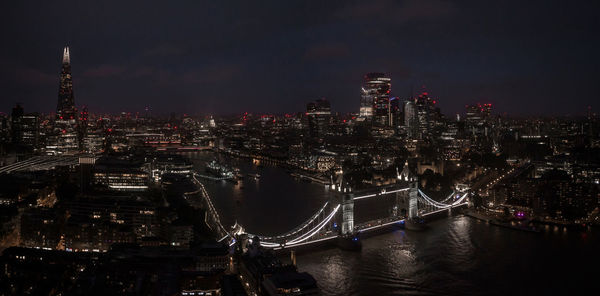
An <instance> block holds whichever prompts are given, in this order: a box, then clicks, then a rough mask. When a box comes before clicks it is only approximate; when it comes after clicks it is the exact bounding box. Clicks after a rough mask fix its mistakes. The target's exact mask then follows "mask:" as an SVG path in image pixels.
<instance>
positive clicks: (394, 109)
mask: <svg viewBox="0 0 600 296" xmlns="http://www.w3.org/2000/svg"><path fill="white" fill-rule="evenodd" d="M402 107H403V106H402V100H401V99H400V98H399V97H393V98H391V99H390V122H391V125H392V126H394V127H398V126H399V125H402Z"/></svg>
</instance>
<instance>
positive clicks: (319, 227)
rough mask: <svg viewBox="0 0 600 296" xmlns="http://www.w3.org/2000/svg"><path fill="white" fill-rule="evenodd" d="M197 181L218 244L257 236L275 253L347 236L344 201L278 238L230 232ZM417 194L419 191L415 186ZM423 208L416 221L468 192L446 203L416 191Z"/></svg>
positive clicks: (392, 220) (360, 229)
mask: <svg viewBox="0 0 600 296" xmlns="http://www.w3.org/2000/svg"><path fill="white" fill-rule="evenodd" d="M193 180H194V182H195V183H196V184H197V185H198V187H199V188H200V191H201V192H202V195H203V197H204V200H205V202H206V206H207V209H208V211H207V218H206V222H207V224H208V225H209V227H211V228H212V229H213V230H215V231H216V232H217V233H218V234H219V237H220V239H219V241H224V240H226V241H227V242H228V243H229V244H230V245H233V244H235V243H236V238H239V237H240V236H245V237H246V238H247V239H248V240H249V242H252V239H253V238H255V237H258V238H259V239H260V244H261V246H263V247H265V248H268V249H273V250H282V249H287V248H296V247H300V246H306V245H310V244H315V243H322V242H325V241H329V240H333V239H336V238H338V237H340V236H346V235H347V234H342V233H341V231H340V225H339V224H342V223H346V222H342V223H338V220H340V219H342V220H343V219H345V218H344V217H345V216H344V215H341V214H342V211H343V210H342V208H343V207H345V204H347V203H348V201H346V202H345V203H344V202H333V201H327V202H325V204H324V205H323V206H322V207H321V208H320V209H319V210H317V212H316V213H315V214H314V215H312V216H311V217H310V218H309V219H307V220H306V221H305V222H304V223H302V224H301V225H299V226H297V227H295V228H294V229H292V230H290V231H288V232H287V233H284V234H280V235H276V236H264V235H256V234H251V233H247V232H245V231H244V229H243V227H241V226H240V225H234V226H233V227H232V228H231V229H227V228H226V227H224V226H223V225H222V224H221V221H220V218H219V214H218V212H217V210H216V208H215V207H214V205H213V203H212V201H211V198H210V195H209V194H208V192H207V191H206V189H205V188H204V185H202V183H201V182H200V181H198V179H197V178H196V176H195V175H194V176H193ZM414 188H415V191H416V187H414ZM410 189H411V188H409V187H405V188H395V189H392V190H389V187H388V188H380V190H378V191H377V192H375V193H373V192H371V193H363V194H360V195H357V196H353V197H352V202H351V203H352V206H354V205H353V203H354V201H357V200H362V199H367V198H378V197H379V198H381V197H382V196H386V195H390V194H394V195H395V196H396V195H397V194H405V193H406V192H408V191H409V190H410ZM414 196H415V197H416V198H417V200H416V201H415V202H417V204H418V205H420V206H419V208H420V210H419V211H418V217H413V218H426V217H428V216H431V215H434V214H437V213H440V212H444V211H449V210H451V209H454V208H457V207H462V206H465V205H466V204H467V203H468V199H467V197H468V194H467V193H455V192H453V193H452V194H450V195H449V196H448V197H446V198H445V199H444V200H443V202H438V201H435V200H433V199H431V198H430V197H429V196H427V195H426V194H425V193H423V192H422V191H421V190H418V195H417V192H415V195H414ZM407 219H408V218H407V217H405V216H400V215H392V216H390V217H383V218H381V219H376V220H372V221H368V222H364V223H361V224H357V225H352V227H351V233H352V234H353V235H356V234H359V233H366V232H369V231H374V230H377V229H381V228H384V227H389V226H392V225H394V224H398V225H402V224H404V223H405V221H407Z"/></svg>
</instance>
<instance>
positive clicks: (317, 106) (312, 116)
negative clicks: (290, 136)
mask: <svg viewBox="0 0 600 296" xmlns="http://www.w3.org/2000/svg"><path fill="white" fill-rule="evenodd" d="M306 115H307V117H308V129H309V134H310V136H311V137H313V138H322V137H323V136H325V134H326V133H327V127H328V125H329V119H330V118H331V104H330V103H329V101H327V100H325V99H320V100H316V101H314V102H310V103H308V104H307V105H306Z"/></svg>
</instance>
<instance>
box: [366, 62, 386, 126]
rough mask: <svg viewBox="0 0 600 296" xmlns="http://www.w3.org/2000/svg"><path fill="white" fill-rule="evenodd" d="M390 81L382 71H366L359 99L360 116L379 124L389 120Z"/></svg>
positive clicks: (384, 123)
mask: <svg viewBox="0 0 600 296" xmlns="http://www.w3.org/2000/svg"><path fill="white" fill-rule="evenodd" d="M391 88H392V82H391V79H390V78H389V77H386V76H385V74H383V73H368V74H367V75H365V77H364V81H363V86H362V96H361V101H360V117H362V118H363V119H364V120H371V119H372V120H373V122H374V123H378V124H381V125H391V122H390V91H391Z"/></svg>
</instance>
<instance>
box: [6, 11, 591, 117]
mask: <svg viewBox="0 0 600 296" xmlns="http://www.w3.org/2000/svg"><path fill="white" fill-rule="evenodd" d="M597 2H598V1H550V0H546V1H524V0H521V1H443V0H404V1H387V0H383V1H374V0H363V1H325V0H321V1H291V0H278V1H248V0H242V1H226V0H223V1H164V0H160V1H158V0H157V1H155V0H145V1H129V0H127V1H125V0H121V1H112V0H103V1H54V0H53V1H2V3H1V4H0V22H1V23H2V26H1V29H0V30H1V31H2V45H1V46H0V51H1V52H0V88H1V89H2V90H1V94H0V96H2V100H1V103H0V104H1V106H0V111H3V112H5V113H6V112H9V110H10V108H11V107H12V106H13V105H14V104H15V102H21V103H23V104H24V106H25V109H26V111H41V112H50V111H53V110H54V109H55V108H56V101H57V91H58V74H59V71H60V59H61V54H62V47H63V46H64V45H65V44H69V46H70V47H71V59H72V65H73V76H74V78H73V79H74V92H75V102H76V104H77V106H81V105H88V106H89V109H90V111H91V112H119V111H132V112H135V111H141V110H142V109H143V108H144V106H146V105H148V106H150V108H151V109H152V110H153V111H155V112H164V113H168V112H171V111H173V112H187V113H193V114H195V113H207V112H217V113H231V112H242V111H252V112H278V113H279V112H296V111H302V109H303V108H305V107H304V106H305V104H306V102H308V101H310V100H314V99H316V98H321V97H325V98H327V99H329V100H330V101H331V102H332V108H333V109H334V110H336V111H340V112H349V111H357V110H358V104H359V97H360V92H359V90H360V84H361V77H362V75H363V74H364V73H366V72H375V71H377V72H386V73H389V75H390V76H391V77H392V93H393V95H396V96H400V97H406V96H408V95H410V90H411V86H412V87H413V88H414V89H415V91H417V90H419V89H420V88H421V86H422V85H425V86H426V87H427V90H428V92H429V93H430V94H432V95H433V96H434V97H436V98H437V99H438V101H439V102H440V106H441V107H442V111H443V112H444V113H447V114H452V113H456V112H462V111H463V109H464V105H465V104H467V103H471V102H492V103H494V108H495V109H496V110H497V111H498V112H510V113H517V114H540V113H553V114H566V113H572V114H575V113H583V112H585V109H586V108H587V106H589V105H591V106H592V108H596V109H595V110H597V108H600V106H599V105H600V104H599V102H600V97H599V93H600V79H599V78H600V75H599V74H600V58H599V54H600V42H599V36H600V34H599V33H600V32H599V27H600V26H599V22H600V21H599V16H598V14H599V12H598V11H599V10H598V8H599V5H598V4H596V3H597Z"/></svg>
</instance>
